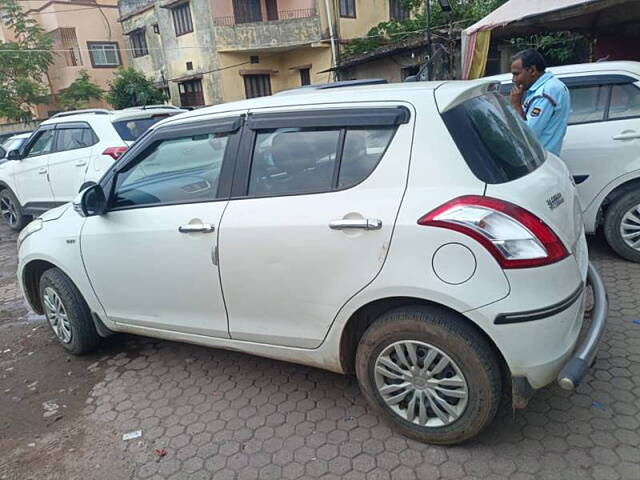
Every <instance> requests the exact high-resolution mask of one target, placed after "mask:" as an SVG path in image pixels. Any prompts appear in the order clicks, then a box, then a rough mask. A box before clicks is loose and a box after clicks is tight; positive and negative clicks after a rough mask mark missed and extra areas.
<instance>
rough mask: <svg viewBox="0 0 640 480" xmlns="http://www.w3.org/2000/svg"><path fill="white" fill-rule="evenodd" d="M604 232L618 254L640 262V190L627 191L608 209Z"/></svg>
mask: <svg viewBox="0 0 640 480" xmlns="http://www.w3.org/2000/svg"><path fill="white" fill-rule="evenodd" d="M604 233H605V236H606V238H607V243H609V246H611V248H612V249H613V250H614V251H615V252H616V253H617V254H618V255H620V256H621V257H623V258H626V259H627V260H631V261H632V262H639V263H640V192H629V193H626V194H625V195H623V196H622V197H620V198H619V199H618V200H616V201H615V202H614V203H613V204H612V205H611V206H610V207H609V208H608V209H607V213H606V216H605V219H604Z"/></svg>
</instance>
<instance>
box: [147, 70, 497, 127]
mask: <svg viewBox="0 0 640 480" xmlns="http://www.w3.org/2000/svg"><path fill="white" fill-rule="evenodd" d="M487 83H489V82H488V81H487V80H486V79H480V80H472V81H465V82H460V81H434V82H405V83H389V84H375V85H362V86H355V87H341V88H328V89H313V88H304V89H296V90H291V91H287V94H286V95H272V96H266V97H258V98H252V99H248V100H239V101H235V102H228V103H221V104H218V105H214V106H211V107H204V108H199V109H197V110H192V111H189V112H187V113H181V114H179V115H176V116H173V117H171V118H167V119H165V120H161V121H160V122H158V123H156V124H155V125H153V126H152V127H151V128H152V129H154V128H158V127H162V126H166V125H168V124H171V123H174V122H176V123H178V122H179V123H182V122H183V121H184V120H189V119H194V120H195V119H197V118H198V117H203V116H206V115H212V114H221V113H231V112H235V111H245V110H250V109H259V108H260V109H261V108H271V107H272V108H277V107H289V106H299V105H314V104H327V103H354V102H355V103H357V102H375V101H410V100H411V99H412V98H415V97H417V96H420V95H424V94H428V93H429V92H433V91H434V90H436V89H438V91H439V92H440V90H442V89H449V88H450V89H452V92H458V91H460V92H461V91H463V90H472V89H473V88H474V87H477V86H479V85H485V84H487ZM458 93H459V92H458ZM431 94H432V93H431Z"/></svg>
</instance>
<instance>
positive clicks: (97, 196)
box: [73, 185, 107, 217]
mask: <svg viewBox="0 0 640 480" xmlns="http://www.w3.org/2000/svg"><path fill="white" fill-rule="evenodd" d="M73 209H74V210H75V211H76V212H77V213H78V215H80V216H81V217H93V216H95V215H102V214H103V213H104V212H105V210H106V209H107V198H106V197H105V195H104V190H103V189H102V187H101V186H100V185H92V186H91V187H89V188H86V189H84V190H83V191H81V192H80V193H79V194H78V196H77V197H76V198H75V199H74V200H73Z"/></svg>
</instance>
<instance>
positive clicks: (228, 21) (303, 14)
mask: <svg viewBox="0 0 640 480" xmlns="http://www.w3.org/2000/svg"><path fill="white" fill-rule="evenodd" d="M316 15H317V12H316V9H315V8H299V9H296V10H278V18H270V19H260V20H256V21H254V22H246V21H241V20H240V19H239V18H236V17H235V16H233V15H229V16H227V17H213V24H214V25H215V26H216V27H229V26H232V25H243V24H246V23H257V22H273V21H276V20H292V19H296V18H311V17H315V16H316Z"/></svg>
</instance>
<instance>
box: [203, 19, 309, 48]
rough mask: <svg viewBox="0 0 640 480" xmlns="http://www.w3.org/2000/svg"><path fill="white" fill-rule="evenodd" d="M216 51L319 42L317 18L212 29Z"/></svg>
mask: <svg viewBox="0 0 640 480" xmlns="http://www.w3.org/2000/svg"><path fill="white" fill-rule="evenodd" d="M214 30H215V36H216V44H217V48H218V50H223V51H224V50H251V49H262V48H273V47H284V46H291V45H301V44H304V43H312V42H318V41H320V40H321V31H320V22H319V20H318V17H317V16H315V17H310V18H296V19H289V20H276V21H271V22H256V23H243V24H240V25H233V26H218V27H215V29H214Z"/></svg>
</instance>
